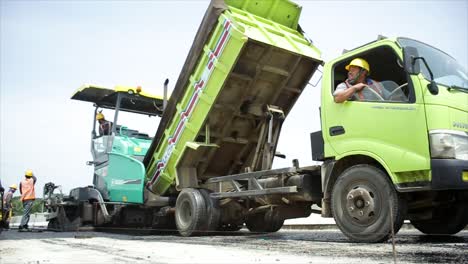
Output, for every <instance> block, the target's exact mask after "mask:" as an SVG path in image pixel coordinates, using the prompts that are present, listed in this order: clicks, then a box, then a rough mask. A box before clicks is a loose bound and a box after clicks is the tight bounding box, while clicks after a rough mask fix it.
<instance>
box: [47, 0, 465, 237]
mask: <svg viewBox="0 0 468 264" xmlns="http://www.w3.org/2000/svg"><path fill="white" fill-rule="evenodd" d="M300 12H301V7H299V6H298V5H296V4H295V3H293V2H291V1H289V0H277V1H234V0H226V1H217V0H216V1H212V3H211V4H210V6H209V7H208V10H207V12H206V14H205V16H204V18H203V21H202V23H201V25H200V28H199V30H198V33H197V35H196V37H195V40H194V43H193V45H192V48H191V50H190V52H189V54H188V57H187V60H186V62H185V65H184V66H183V69H182V71H181V74H180V76H179V79H178V81H177V83H176V84H175V88H174V90H173V92H172V94H171V96H170V99H169V100H168V101H167V104H166V100H165V98H166V97H165V96H161V97H158V96H152V95H149V94H146V93H144V92H143V91H141V89H138V88H131V87H117V88H116V89H106V88H102V87H95V86H84V87H82V88H81V89H79V90H78V91H77V92H76V93H75V94H74V95H73V97H72V99H76V100H81V101H87V102H92V103H94V106H95V113H94V114H95V116H96V114H98V111H99V109H101V108H108V109H112V110H115V115H114V120H113V124H112V133H110V134H109V135H98V133H96V132H95V128H94V129H93V133H92V146H91V147H92V153H93V161H91V162H89V164H90V165H92V166H94V179H93V186H88V187H80V188H76V189H73V190H72V191H71V192H70V195H68V196H57V195H54V194H53V190H54V189H55V187H56V186H54V185H53V184H52V185H49V188H47V190H49V191H48V192H47V193H46V197H45V199H46V201H48V202H47V204H46V205H47V208H48V210H49V213H50V214H49V219H50V226H51V227H52V228H55V229H60V230H67V229H73V228H76V227H78V226H81V225H93V226H123V227H149V228H158V229H161V228H168V229H174V228H176V229H177V230H178V231H179V233H180V234H181V235H183V236H190V235H194V234H199V233H205V232H212V231H222V230H230V231H235V230H239V229H240V228H242V227H243V226H244V225H245V226H246V227H247V228H248V229H249V230H250V231H253V232H276V231H278V230H279V229H280V228H281V227H282V226H283V223H284V220H286V219H291V218H298V217H307V216H309V215H310V214H311V213H312V212H315V213H321V214H322V216H323V217H334V218H335V220H336V223H337V225H338V227H339V228H340V229H341V230H342V231H343V233H344V234H345V235H347V236H348V237H349V238H350V239H351V240H353V241H360V242H378V241H384V240H386V239H387V238H388V237H389V236H390V234H391V233H392V232H394V233H396V232H398V230H399V228H400V227H401V226H402V224H403V221H404V220H405V219H409V220H410V221H411V223H412V224H413V225H414V226H415V227H416V228H417V229H419V230H421V231H422V232H424V233H427V234H455V233H457V232H459V231H460V230H462V229H463V228H464V227H465V226H466V224H467V221H468V203H467V200H468V103H467V102H468V78H467V74H466V71H465V70H464V69H463V68H462V67H461V66H460V65H459V64H458V63H457V62H456V61H455V60H454V59H453V58H451V57H450V56H449V55H447V54H445V53H443V52H442V51H440V50H437V49H435V48H433V47H431V46H429V45H426V44H424V43H421V42H418V41H415V40H411V39H407V38H395V39H388V38H383V37H380V38H379V39H378V40H376V41H373V42H371V43H369V44H366V45H364V46H361V47H359V48H357V49H355V50H352V51H348V52H346V53H345V54H343V55H342V56H340V57H339V58H337V59H335V60H332V61H330V62H328V63H326V64H325V63H324V62H323V61H322V59H321V56H320V51H319V50H318V49H317V48H316V47H315V46H313V44H312V43H311V42H310V41H309V40H308V39H307V38H306V37H305V36H304V34H303V32H302V30H301V28H300V27H299V25H298V21H299V16H300ZM356 57H360V58H364V59H365V60H367V61H368V62H369V63H370V65H371V66H372V69H371V77H372V78H373V79H375V80H379V81H380V83H381V85H382V87H383V89H385V91H386V92H385V93H384V94H383V95H379V94H376V95H375V98H373V99H371V100H359V101H358V100H354V101H353V100H348V101H346V102H344V103H335V102H334V98H333V92H334V90H335V88H336V86H337V85H338V84H339V83H341V82H343V81H344V80H345V79H346V78H347V75H346V74H347V72H346V70H345V66H346V65H348V64H349V62H350V61H351V60H352V59H354V58H356ZM320 65H324V68H323V80H322V93H321V106H320V113H321V114H320V120H321V127H322V130H321V131H317V132H314V133H311V142H312V157H313V159H314V160H316V161H321V162H323V163H322V165H320V166H319V165H314V166H306V167H301V166H300V165H299V162H298V161H297V160H294V161H293V162H292V166H291V167H289V168H280V169H272V162H273V158H274V157H275V156H280V157H281V156H282V155H281V154H280V153H279V152H277V150H276V146H277V142H278V138H279V136H280V131H281V126H282V124H283V122H284V120H285V118H286V117H287V115H288V113H289V112H290V110H291V109H292V107H293V106H294V103H295V102H296V101H297V99H298V98H299V96H300V95H301V93H302V91H303V90H304V88H305V87H306V86H307V84H308V82H309V79H310V78H311V77H312V75H313V74H314V73H315V72H316V71H317V68H318V67H319V66H320ZM166 85H167V83H166ZM317 107H318V106H317ZM121 111H127V112H132V113H135V114H143V115H149V116H159V117H160V120H159V126H158V129H157V132H156V134H155V135H154V137H149V136H148V135H146V134H142V133H140V132H138V131H137V130H133V129H130V128H127V127H125V124H121V123H119V119H118V113H119V112H121ZM316 118H319V117H316ZM95 121H96V120H95V119H94V123H96V122H95ZM150 122H153V121H150ZM305 122H307V121H305ZM314 205H315V206H317V208H320V210H318V209H312V208H313V207H312V206H314ZM314 208H315V207H314Z"/></svg>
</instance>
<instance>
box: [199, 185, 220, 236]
mask: <svg viewBox="0 0 468 264" xmlns="http://www.w3.org/2000/svg"><path fill="white" fill-rule="evenodd" d="M199 191H200V193H201V195H202V196H203V199H204V200H205V204H206V220H205V226H204V227H203V228H202V229H203V230H205V231H216V230H217V229H218V227H219V221H220V218H221V209H220V208H219V200H217V199H213V198H211V197H210V193H211V191H210V190H207V189H199Z"/></svg>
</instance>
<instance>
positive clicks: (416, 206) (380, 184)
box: [312, 37, 468, 242]
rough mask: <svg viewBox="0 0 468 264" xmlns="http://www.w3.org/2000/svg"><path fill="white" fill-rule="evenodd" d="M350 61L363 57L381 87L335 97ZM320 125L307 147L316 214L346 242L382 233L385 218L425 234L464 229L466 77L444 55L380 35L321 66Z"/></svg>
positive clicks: (467, 148)
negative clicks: (318, 195) (316, 173)
mask: <svg viewBox="0 0 468 264" xmlns="http://www.w3.org/2000/svg"><path fill="white" fill-rule="evenodd" d="M355 58H362V59H364V60H366V61H367V62H368V63H369V65H370V72H369V73H370V75H369V76H368V77H369V78H371V79H372V80H375V81H377V82H379V83H380V84H381V86H382V87H383V90H384V91H383V93H382V94H377V93H375V95H374V96H373V98H367V99H366V100H361V99H358V98H357V97H356V96H353V97H351V98H349V99H348V100H347V101H345V102H343V103H336V102H335V101H334V97H333V93H334V91H335V89H336V87H337V86H338V84H340V83H342V82H344V81H345V80H346V79H347V70H346V69H345V67H346V65H348V64H349V63H350V62H351V60H353V59H355ZM364 89H370V87H366V88H364ZM355 95H356V94H355ZM321 128H322V131H321V133H318V134H317V135H318V136H315V137H314V135H313V136H312V140H313V142H312V145H313V149H314V145H315V151H314V150H313V152H315V153H313V156H314V157H315V159H316V160H321V161H324V165H323V167H324V168H326V171H327V173H326V174H325V175H322V188H323V192H324V198H323V203H322V205H323V209H324V210H323V212H322V215H324V216H332V215H333V217H334V218H335V220H336V222H337V224H338V226H339V227H340V229H341V230H342V231H343V232H344V233H345V234H346V235H347V236H349V237H350V238H351V239H353V240H357V241H366V242H371V241H373V240H374V241H379V240H382V239H385V238H387V237H388V234H389V231H390V227H391V224H390V222H389V221H390V219H392V221H393V222H394V223H395V225H394V228H395V230H396V231H398V229H399V228H400V227H401V225H402V223H403V220H404V219H409V220H410V221H411V222H412V223H413V225H414V226H415V227H416V228H418V229H419V230H421V231H422V232H424V233H428V234H434V233H438V234H440V233H444V234H453V233H457V232H458V231H460V230H462V229H463V228H464V227H465V226H466V224H467V221H468V207H467V205H466V201H467V192H468V77H467V73H466V70H464V69H463V67H462V66H461V65H460V64H459V63H458V62H457V61H456V60H455V59H453V58H452V57H450V56H449V55H448V54H446V53H444V52H442V51H440V50H438V49H436V48H434V47H432V46H429V45H427V44H425V43H422V42H419V41H416V40H412V39H408V38H395V39H388V38H385V37H380V38H379V39H378V40H377V41H374V42H371V43H369V44H366V45H364V46H361V47H358V48H356V49H354V50H352V51H348V52H346V53H345V54H343V55H342V56H340V57H339V58H336V59H334V60H332V61H330V62H328V63H326V64H325V66H324V77H323V81H322V94H321ZM320 137H321V138H320ZM320 140H323V151H322V149H321V148H320V147H317V146H320V145H321V142H320ZM314 141H315V142H314ZM390 208H392V209H391V210H390ZM391 215H392V217H390V216H391ZM386 219H387V220H386ZM384 226H388V228H385V227H384ZM373 233H374V234H373ZM381 234H385V235H381Z"/></svg>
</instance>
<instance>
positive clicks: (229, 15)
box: [144, 0, 321, 194]
mask: <svg viewBox="0 0 468 264" xmlns="http://www.w3.org/2000/svg"><path fill="white" fill-rule="evenodd" d="M259 4H260V5H262V6H260V7H259V6H258V5H259ZM299 15H300V7H299V6H297V5H296V4H294V3H292V2H290V1H287V0H277V1H244V2H242V1H226V2H224V1H213V2H212V3H211V4H210V6H209V8H208V10H207V13H206V14H205V17H204V19H203V21H202V24H201V25H200V29H199V31H198V33H197V36H196V38H195V40H194V44H193V46H192V49H191V51H190V53H189V55H188V58H187V60H186V64H185V65H184V68H183V69H182V73H181V75H180V77H179V80H178V82H177V84H176V87H175V89H174V92H173V93H172V96H171V99H170V101H169V103H168V107H167V108H166V111H165V113H164V114H163V117H162V120H161V122H160V126H159V128H158V131H157V133H156V135H155V138H154V139H155V140H154V141H153V143H152V145H151V147H150V149H149V151H148V154H147V155H146V157H145V160H144V163H145V166H146V168H147V174H146V177H147V180H148V182H147V188H148V189H149V190H150V191H152V192H154V193H157V194H164V193H167V192H171V191H176V189H180V188H183V187H197V186H198V184H200V183H203V181H205V180H206V179H209V178H210V177H215V176H222V175H230V174H234V173H239V172H243V171H245V170H246V169H247V168H248V169H249V170H253V171H256V170H264V169H269V167H271V161H272V159H273V156H267V159H270V160H269V161H265V160H264V159H265V157H266V156H265V155H263V154H262V153H264V152H265V151H270V152H271V151H273V152H274V149H275V148H276V143H277V139H278V137H279V132H280V129H281V124H282V121H283V120H284V118H285V117H286V116H287V114H288V113H289V112H290V110H291V108H292V107H293V105H294V103H295V102H296V101H297V99H298V97H299V96H300V94H301V93H302V91H303V89H304V88H305V87H306V85H307V83H308V81H309V79H310V78H311V76H312V75H313V73H314V72H315V70H316V69H317V67H318V66H319V65H320V64H321V59H320V52H319V51H318V50H317V49H316V48H315V47H314V46H313V45H312V44H311V43H310V42H309V41H308V40H307V39H306V38H305V37H304V36H303V35H302V33H301V32H299V31H298V20H299ZM195 58H196V59H195ZM265 164H267V165H265ZM265 166H266V167H265Z"/></svg>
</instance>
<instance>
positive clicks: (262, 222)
mask: <svg viewBox="0 0 468 264" xmlns="http://www.w3.org/2000/svg"><path fill="white" fill-rule="evenodd" d="M283 224H284V219H281V218H280V217H279V215H278V213H277V212H276V211H273V210H270V211H267V212H266V213H258V214H254V215H251V216H249V217H248V218H247V220H246V221H245V226H246V227H247V229H249V231H250V232H267V233H274V232H276V231H278V230H280V229H281V227H283Z"/></svg>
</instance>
